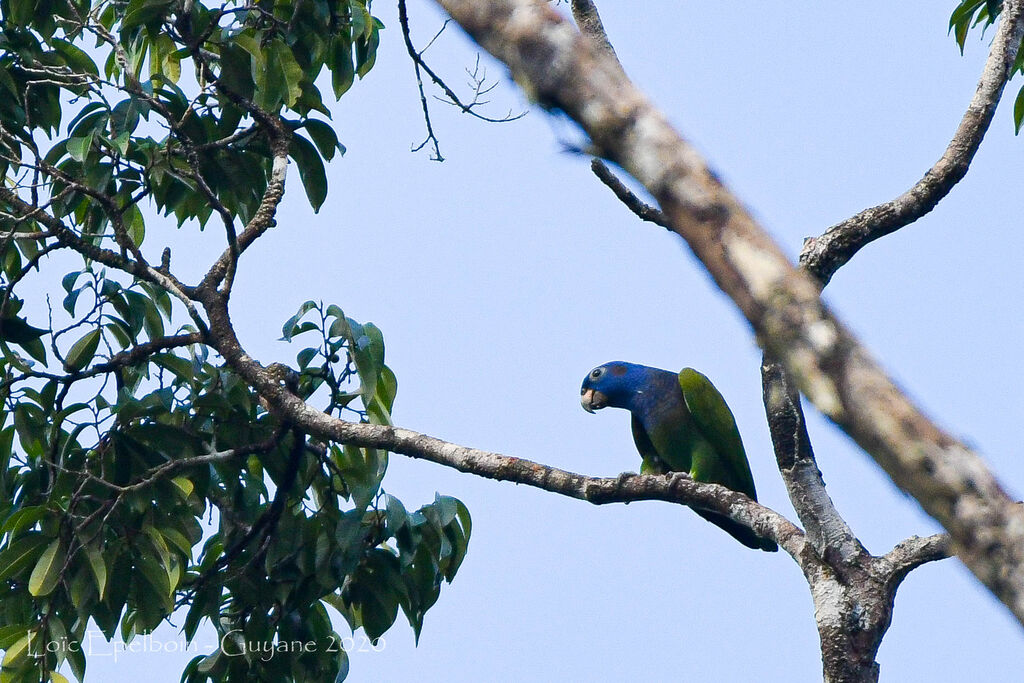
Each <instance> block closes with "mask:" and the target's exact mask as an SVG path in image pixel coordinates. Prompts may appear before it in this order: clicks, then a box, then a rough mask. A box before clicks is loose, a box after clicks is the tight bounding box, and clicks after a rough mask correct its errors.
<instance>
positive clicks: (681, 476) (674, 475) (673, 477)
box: [668, 472, 693, 488]
mask: <svg viewBox="0 0 1024 683" xmlns="http://www.w3.org/2000/svg"><path fill="white" fill-rule="evenodd" d="M684 480H689V481H693V478H692V477H691V476H690V473H689V472H669V473H668V485H669V488H673V487H675V485H676V484H678V483H679V482H681V481H684Z"/></svg>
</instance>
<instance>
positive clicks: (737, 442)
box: [679, 368, 757, 500]
mask: <svg viewBox="0 0 1024 683" xmlns="http://www.w3.org/2000/svg"><path fill="white" fill-rule="evenodd" d="M679 387H680V388H681V389H682V390H683V400H685V401H686V407H687V409H688V410H689V411H690V416H691V418H692V419H693V423H694V424H695V425H696V427H697V429H698V430H699V431H700V433H701V435H702V436H703V437H704V438H705V439H706V440H707V442H708V443H709V444H710V445H711V447H712V448H713V449H714V453H707V454H702V453H700V452H699V451H700V450H703V449H698V450H697V451H695V452H694V462H693V466H692V468H691V474H692V475H693V478H694V479H696V480H697V481H709V482H714V483H717V484H722V485H724V486H728V487H729V488H731V489H733V490H734V491H741V492H743V493H745V494H746V495H747V496H749V497H750V498H752V499H753V500H757V491H756V490H755V489H754V477H753V476H752V475H751V474H750V464H749V463H748V462H747V454H746V452H745V451H744V450H743V440H742V439H740V431H739V429H738V428H737V427H736V419H735V418H733V416H732V411H731V410H729V406H728V405H726V403H725V399H724V398H722V394H720V393H718V389H716V388H715V385H714V384H712V383H711V380H709V379H708V378H707V377H705V376H704V375H702V374H701V373H699V372H697V371H696V370H694V369H693V368H683V370H682V371H681V372H680V373H679ZM702 455H704V457H701V456H702Z"/></svg>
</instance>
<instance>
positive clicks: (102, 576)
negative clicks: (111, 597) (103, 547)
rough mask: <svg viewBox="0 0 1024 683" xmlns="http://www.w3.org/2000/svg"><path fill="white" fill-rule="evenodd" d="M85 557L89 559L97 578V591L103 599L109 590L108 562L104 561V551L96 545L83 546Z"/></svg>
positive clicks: (93, 573)
mask: <svg viewBox="0 0 1024 683" xmlns="http://www.w3.org/2000/svg"><path fill="white" fill-rule="evenodd" d="M83 550H84V551H85V557H86V559H87V560H88V561H89V568H90V569H91V570H92V576H93V578H94V579H95V580H96V592H97V594H99V596H100V600H102V599H103V598H104V597H105V596H106V591H107V564H106V562H104V561H103V553H102V552H101V551H100V549H99V548H98V547H96V546H95V545H87V546H85V547H84V548H83Z"/></svg>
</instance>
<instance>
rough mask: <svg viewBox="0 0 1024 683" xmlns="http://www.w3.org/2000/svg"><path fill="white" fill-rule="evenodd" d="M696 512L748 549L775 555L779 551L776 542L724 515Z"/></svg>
mask: <svg viewBox="0 0 1024 683" xmlns="http://www.w3.org/2000/svg"><path fill="white" fill-rule="evenodd" d="M694 512H696V513H697V514H698V515H700V516H701V517H703V518H704V519H706V520H708V521H709V522H711V523H712V524H714V525H715V526H717V527H719V528H720V529H722V530H723V531H725V533H727V534H729V535H730V536H732V537H733V538H735V539H736V540H737V541H739V542H740V543H742V544H743V545H745V546H747V547H748V548H753V549H754V550H764V551H765V552H768V553H774V552H776V551H778V549H779V546H778V544H777V543H775V541H770V540H768V539H767V538H761V537H760V536H758V535H757V534H755V533H754V532H753V531H751V530H750V528H749V527H745V526H743V525H742V524H740V523H739V522H734V521H732V520H731V519H729V518H728V517H726V516H724V515H720V514H718V513H717V512H709V511H707V510H697V509H694Z"/></svg>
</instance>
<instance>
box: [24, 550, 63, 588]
mask: <svg viewBox="0 0 1024 683" xmlns="http://www.w3.org/2000/svg"><path fill="white" fill-rule="evenodd" d="M66 559H67V550H66V549H65V548H64V544H63V542H62V541H61V539H59V538H58V539H56V540H54V541H53V543H51V544H50V545H49V546H47V548H46V550H44V551H43V554H42V555H40V556H39V560H38V561H37V562H36V566H35V568H33V569H32V574H31V575H30V576H29V577H28V592H29V593H31V594H32V595H33V596H35V597H37V598H38V597H41V596H43V595H49V594H50V593H52V592H53V589H54V588H56V587H57V584H58V583H59V582H60V578H61V574H62V573H63V571H64V560H66Z"/></svg>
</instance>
